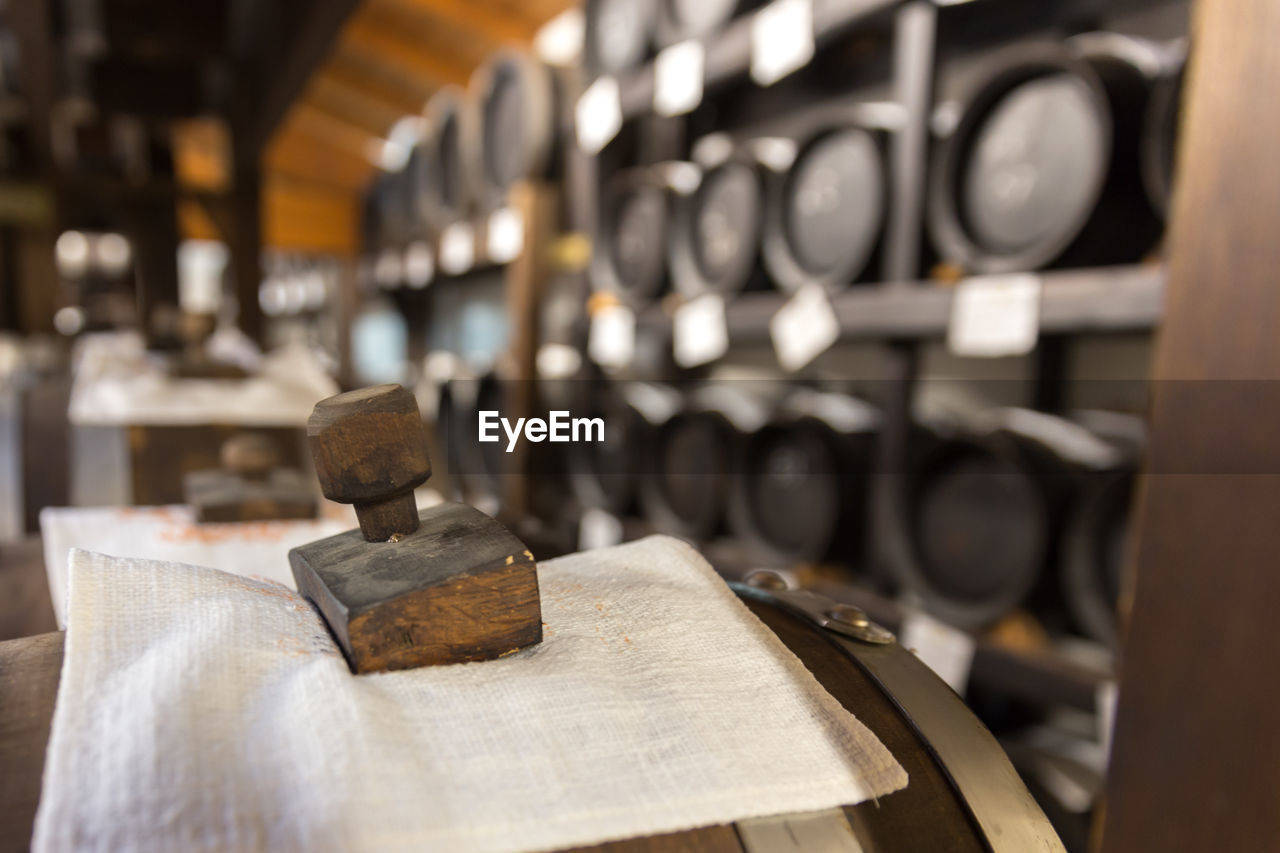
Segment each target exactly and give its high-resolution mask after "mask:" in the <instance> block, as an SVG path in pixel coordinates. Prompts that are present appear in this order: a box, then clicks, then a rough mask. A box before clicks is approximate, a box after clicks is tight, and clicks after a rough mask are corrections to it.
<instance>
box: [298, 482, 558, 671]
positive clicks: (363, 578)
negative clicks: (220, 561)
mask: <svg viewBox="0 0 1280 853" xmlns="http://www.w3.org/2000/svg"><path fill="white" fill-rule="evenodd" d="M418 517H419V520H420V525H419V527H418V529H417V530H416V531H414V532H413V533H410V534H408V535H405V536H403V537H399V538H398V539H397V540H396V541H390V542H367V541H365V539H364V537H363V536H362V535H361V533H360V531H359V530H349V531H347V532H345V533H340V534H338V535H337V536H330V537H329V538H327V539H320V540H317V541H315V542H311V543H308V544H306V545H303V546H301V547H298V548H294V549H293V550H292V551H290V552H289V563H290V565H291V566H292V567H293V576H294V578H295V579H296V580H297V582H298V590H299V591H300V592H301V593H302V594H303V595H305V596H306V597H307V598H309V599H310V600H311V601H312V602H313V603H314V604H315V605H316V607H317V608H319V610H320V613H321V615H323V616H324V619H325V621H326V622H327V623H328V624H329V629H330V631H332V633H333V635H334V637H335V638H336V639H337V641H338V644H339V645H340V646H341V647H342V651H343V653H344V654H345V655H346V657H347V662H348V663H349V664H350V665H351V668H352V670H353V671H354V672H358V673H361V672H378V671H381V670H390V669H409V668H412V667H418V666H430V665H434V664H448V663H461V662H464V661H478V660H491V659H493V658H497V657H502V656H503V655H506V654H510V653H511V652H514V651H517V650H519V649H522V648H524V647H525V646H529V645H533V644H535V643H539V642H541V641H542V607H541V603H540V600H539V597H538V572H537V564H536V563H535V562H534V559H533V554H531V553H530V552H529V550H528V549H527V548H525V546H524V543H522V542H521V541H520V540H519V539H517V538H516V537H515V536H513V535H512V534H511V533H510V532H509V531H508V530H507V529H506V528H505V527H503V526H502V525H501V524H499V523H498V522H497V521H495V520H494V519H492V518H490V517H489V516H487V515H485V514H484V513H482V512H480V511H479V510H477V509H475V508H474V507H470V506H467V505H466V504H456V503H446V504H440V505H438V506H434V507H431V508H430V509H425V510H422V511H421V512H420V513H419V514H418Z"/></svg>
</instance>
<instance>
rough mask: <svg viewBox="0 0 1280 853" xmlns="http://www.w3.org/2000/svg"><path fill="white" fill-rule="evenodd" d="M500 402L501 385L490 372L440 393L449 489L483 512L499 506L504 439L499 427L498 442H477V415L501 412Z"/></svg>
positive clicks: (440, 423) (455, 381) (456, 382)
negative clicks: (486, 412)
mask: <svg viewBox="0 0 1280 853" xmlns="http://www.w3.org/2000/svg"><path fill="white" fill-rule="evenodd" d="M502 400H503V391H502V383H501V381H500V380H499V379H498V377H497V376H496V375H495V374H493V373H486V374H484V375H483V376H480V377H477V378H470V377H468V378H461V379H453V380H450V381H449V382H447V383H445V384H444V386H443V387H442V389H441V392H440V402H439V409H438V414H437V430H438V432H439V436H440V441H441V443H442V444H443V445H444V447H445V457H446V459H447V460H448V463H449V475H450V477H449V479H450V484H451V487H452V489H453V492H454V494H455V496H457V497H458V498H459V499H463V500H466V501H468V502H470V503H473V504H475V505H476V506H478V507H481V508H482V509H485V510H486V511H488V510H492V509H497V507H498V506H500V505H501V500H502V479H501V477H502V474H503V471H504V463H505V458H506V438H505V437H503V436H502V435H501V433H502V430H501V428H499V430H498V433H499V440H498V441H496V442H481V441H479V428H480V421H479V413H480V412H481V411H497V412H502V411H503V405H502Z"/></svg>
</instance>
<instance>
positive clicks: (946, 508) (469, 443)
mask: <svg viewBox="0 0 1280 853" xmlns="http://www.w3.org/2000/svg"><path fill="white" fill-rule="evenodd" d="M568 384H569V385H572V386H574V387H573V388H571V389H569V390H568V391H567V392H566V394H567V395H569V396H576V397H577V398H578V399H577V400H576V404H575V402H574V401H569V400H566V402H565V405H566V406H569V407H571V410H572V411H573V413H574V415H575V416H578V415H585V416H588V417H599V418H601V419H603V422H604V424H605V430H604V441H603V442H599V443H593V442H577V443H570V444H565V445H550V444H542V445H539V453H541V454H542V456H543V464H542V468H543V469H544V473H543V475H542V479H541V485H542V486H544V487H548V486H550V485H551V484H552V483H553V482H554V484H555V486H554V488H552V489H551V493H552V499H553V500H558V501H560V502H562V503H563V502H564V501H565V500H566V497H567V495H566V493H568V494H571V495H572V498H573V499H574V500H576V502H577V504H578V505H579V506H580V507H581V508H582V509H583V510H591V509H595V510H600V511H603V512H605V513H608V514H609V515H611V516H613V517H617V518H633V517H640V518H643V519H644V520H645V522H646V524H647V526H648V528H649V529H652V530H655V531H659V532H663V533H669V534H672V535H676V536H680V537H683V538H685V539H688V540H691V541H694V542H697V543H703V544H705V543H709V542H713V541H716V540H717V539H719V538H721V537H726V536H729V537H733V538H734V539H736V540H738V541H739V542H740V543H743V544H745V545H746V546H747V548H748V551H749V552H750V553H751V554H752V555H753V556H754V558H755V559H756V560H757V561H758V562H760V564H761V565H776V566H794V565H797V564H819V563H836V564H841V565H846V566H850V567H853V569H854V570H855V571H856V572H861V573H862V575H863V577H864V580H866V581H867V582H869V583H872V584H874V585H880V586H882V587H885V588H887V589H888V590H889V591H895V590H896V591H898V592H909V593H912V594H913V595H915V596H917V597H918V598H919V599H920V600H921V601H922V603H923V604H924V605H925V606H926V607H927V608H929V609H930V610H932V611H933V612H934V613H935V614H936V615H938V616H940V617H943V618H945V619H947V620H948V621H950V622H952V623H953V624H957V625H961V626H964V627H971V628H978V627H982V626H985V625H989V624H991V623H993V622H996V621H998V620H999V619H1000V618H1002V617H1003V616H1005V615H1006V614H1008V613H1009V612H1010V611H1012V610H1014V609H1016V608H1019V607H1024V606H1025V607H1032V608H1035V609H1037V610H1038V611H1039V612H1041V613H1042V614H1047V615H1048V617H1049V618H1048V619H1047V620H1046V621H1048V622H1049V623H1051V624H1052V623H1053V622H1054V621H1055V620H1056V621H1057V623H1059V624H1063V623H1065V621H1066V620H1067V619H1069V620H1070V623H1071V627H1074V628H1075V629H1076V630H1080V631H1083V632H1085V633H1086V634H1088V635H1091V636H1094V637H1097V638H1099V639H1102V640H1105V641H1111V640H1113V639H1114V631H1115V617H1114V615H1113V614H1114V612H1115V605H1116V601H1117V599H1118V597H1119V595H1120V577H1121V567H1122V565H1123V559H1124V543H1125V540H1126V530H1127V523H1128V522H1127V518H1128V504H1129V492H1130V488H1131V481H1132V475H1133V471H1134V470H1135V466H1136V460H1137V458H1138V455H1139V453H1140V450H1141V443H1142V442H1141V431H1140V429H1134V425H1133V423H1132V422H1131V421H1123V420H1121V421H1117V420H1116V419H1115V418H1107V417H1103V416H1099V415H1096V414H1095V415H1092V416H1083V415H1082V416H1081V417H1080V418H1076V419H1066V418H1059V417H1053V416H1049V415H1044V414H1041V413H1038V412H1033V411H1030V410H1026V409H1003V410H998V411H996V412H991V413H988V414H986V415H983V416H981V417H974V418H971V419H967V420H952V421H947V422H943V421H935V422H930V423H917V424H915V425H914V426H913V428H912V430H911V434H910V438H909V442H910V452H909V454H908V458H909V461H908V463H907V464H906V465H905V467H904V468H903V470H896V471H876V470H873V459H874V458H875V456H874V447H875V444H876V442H877V441H879V440H880V438H881V415H880V412H879V411H878V410H877V409H876V408H875V407H873V406H871V405H869V404H868V403H866V402H865V401H863V400H862V399H860V398H857V397H853V396H850V395H848V394H844V393H834V392H830V391H822V390H817V389H813V388H804V387H800V388H796V387H791V386H788V385H787V384H785V383H779V382H772V381H756V380H734V381H727V380H726V381H720V382H716V383H708V384H705V385H700V386H698V387H694V388H688V389H677V388H676V387H674V386H671V385H666V384H656V383H646V382H620V381H615V382H609V383H603V384H599V385H596V384H588V383H584V382H573V383H568ZM503 399H504V386H503V384H502V383H501V382H499V381H498V380H497V379H496V378H495V377H493V376H491V375H490V376H486V377H482V378H480V379H468V380H456V381H453V382H451V383H448V384H446V385H445V386H444V387H443V389H442V392H441V397H440V403H439V410H438V424H439V426H438V431H439V435H440V437H441V439H440V440H441V442H442V444H443V445H444V447H443V452H444V453H445V454H446V455H447V456H448V460H447V463H448V470H449V472H450V474H451V476H454V477H455V481H456V482H455V484H454V485H455V487H456V488H457V489H458V491H459V492H460V494H461V496H463V497H466V498H468V499H470V500H472V501H473V502H475V503H477V504H479V505H484V506H488V507H494V508H496V507H498V506H499V504H500V502H501V481H502V472H503V470H504V468H503V464H504V456H505V455H506V450H505V445H506V439H505V438H504V439H502V440H501V441H499V442H491V443H480V442H477V441H475V440H474V437H475V436H476V435H477V430H478V426H479V425H478V421H477V412H480V411H502V410H503V405H502V402H503ZM1117 423H1119V424H1120V426H1119V427H1117V425H1116V424H1117ZM872 525H874V526H875V528H876V530H875V535H876V536H877V537H881V538H885V539H888V540H890V541H891V543H892V545H893V547H897V548H900V549H901V552H900V553H898V554H895V555H893V556H892V558H891V559H882V558H881V555H878V554H876V553H873V552H871V551H870V549H869V548H868V545H869V538H870V537H868V536H867V535H866V534H867V532H868V531H869V529H870V528H871V526H872ZM1064 627H1065V625H1064Z"/></svg>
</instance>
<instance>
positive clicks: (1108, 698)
mask: <svg viewBox="0 0 1280 853" xmlns="http://www.w3.org/2000/svg"><path fill="white" fill-rule="evenodd" d="M1119 693H1120V690H1119V686H1118V685H1117V684H1116V683H1115V682H1114V681H1112V680H1110V679H1107V680H1106V681H1102V682H1099V684H1098V688H1097V692H1096V693H1095V695H1094V709H1095V710H1096V712H1097V715H1098V743H1100V744H1102V754H1103V755H1108V756H1109V755H1110V754H1111V736H1112V735H1113V734H1114V733H1115V728H1116V700H1117V699H1118V698H1119Z"/></svg>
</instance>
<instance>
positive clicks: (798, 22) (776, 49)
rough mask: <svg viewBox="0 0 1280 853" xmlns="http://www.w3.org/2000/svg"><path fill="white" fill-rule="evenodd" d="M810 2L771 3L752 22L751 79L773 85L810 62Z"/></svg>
mask: <svg viewBox="0 0 1280 853" xmlns="http://www.w3.org/2000/svg"><path fill="white" fill-rule="evenodd" d="M813 49H814V43H813V3H812V0H773V2H772V3H770V4H769V5H768V6H765V7H764V8H763V9H761V10H760V11H759V12H756V15H755V17H754V18H752V19H751V79H752V80H754V81H755V82H756V83H758V84H759V85H761V86H769V85H772V84H774V83H776V82H778V81H779V80H781V79H782V78H783V77H786V76H787V75H788V74H790V73H791V72H793V71H795V70H797V69H799V68H803V67H804V66H805V65H807V64H809V60H811V59H813Z"/></svg>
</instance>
